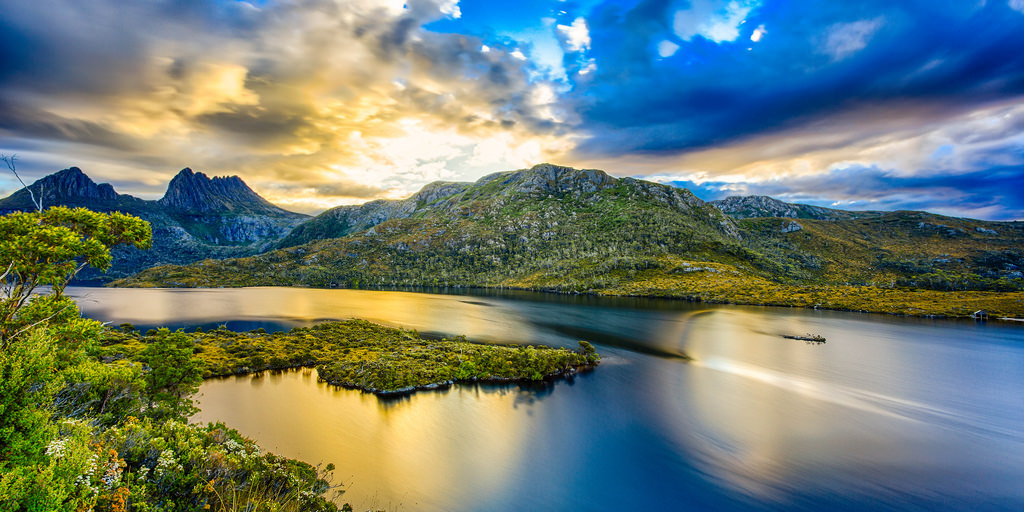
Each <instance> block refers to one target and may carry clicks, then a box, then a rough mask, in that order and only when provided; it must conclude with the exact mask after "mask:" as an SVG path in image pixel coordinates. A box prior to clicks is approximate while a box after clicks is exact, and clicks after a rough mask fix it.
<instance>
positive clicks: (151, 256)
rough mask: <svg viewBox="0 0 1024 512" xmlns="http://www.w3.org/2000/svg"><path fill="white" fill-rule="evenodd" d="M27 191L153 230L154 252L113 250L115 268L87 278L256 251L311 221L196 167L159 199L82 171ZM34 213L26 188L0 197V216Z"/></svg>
mask: <svg viewBox="0 0 1024 512" xmlns="http://www.w3.org/2000/svg"><path fill="white" fill-rule="evenodd" d="M29 188H30V189H31V190H32V191H33V193H35V194H37V197H38V193H39V191H42V197H43V206H44V207H48V206H70V207H84V208H89V209H91V210H96V211H104V212H112V211H120V212H124V213H130V214H132V215H136V216H138V217H141V218H142V219H144V220H147V221H149V222H150V224H151V225H152V227H153V248H152V249H151V250H148V251H139V250H136V249H124V248H119V249H116V250H115V251H114V253H113V256H114V261H113V265H112V267H111V269H110V271H109V272H108V273H107V274H105V275H101V274H99V273H98V272H96V271H93V270H91V269H87V270H86V272H85V273H83V274H80V277H81V278H83V279H85V280H92V279H105V278H117V277H123V276H126V275H129V274H133V273H136V272H138V271H140V270H142V269H144V268H148V267H151V266H153V265H161V264H169V263H176V264H184V263H191V262H193V261H198V260H202V259H207V258H225V257H239V256H246V255H250V254H255V253H257V252H258V251H260V250H263V249H266V248H267V246H268V245H269V244H271V243H273V242H274V241H276V240H277V239H279V238H280V237H282V236H284V235H285V234H286V233H288V231H290V230H291V228H292V227H294V226H295V225H297V224H299V223H301V222H302V221H303V220H305V219H307V218H308V217H307V216H305V215H302V214H298V213H293V212H289V211H287V210H283V209H281V208H278V207H277V206H274V205H273V204H271V203H269V202H268V201H266V200H265V199H263V198H262V197H260V196H259V195H258V194H256V192H254V191H253V190H252V189H250V188H249V186H248V185H246V184H245V182H243V181H242V180H241V178H238V177H237V176H232V177H230V178H213V179H212V180H211V179H210V178H208V177H207V176H206V175H205V174H203V173H194V172H193V171H192V170H191V169H183V170H182V171H181V172H180V173H178V175H177V176H176V177H175V178H174V180H172V182H171V184H170V185H168V194H166V195H165V196H164V198H163V199H161V200H159V201H147V200H143V199H138V198H136V197H133V196H131V195H127V194H118V193H117V192H116V191H115V190H114V188H113V187H112V186H111V185H109V184H106V183H103V184H96V183H95V182H94V181H93V180H92V179H91V178H89V176H87V175H86V174H85V173H84V172H82V170H81V169H79V168H77V167H71V168H68V169H64V170H62V171H59V172H56V173H54V174H51V175H48V176H45V177H43V178H40V179H39V180H36V181H35V182H33V183H32V184H31V185H29ZM34 209H35V206H34V205H33V204H32V200H31V198H30V196H29V193H28V191H26V190H25V189H22V190H19V191H17V192H15V193H14V194H11V195H10V196H9V197H7V198H4V199H0V213H5V212H11V211H31V210H34Z"/></svg>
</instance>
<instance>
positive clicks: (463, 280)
mask: <svg viewBox="0 0 1024 512" xmlns="http://www.w3.org/2000/svg"><path fill="white" fill-rule="evenodd" d="M733 202H739V201H733ZM761 202H764V201H761ZM780 203H781V202H780ZM765 204H768V205H772V206H771V207H772V208H773V210H772V211H771V212H770V213H773V214H779V213H789V210H785V211H783V210H779V209H777V208H778V207H779V205H773V203H771V202H765ZM782 204H783V205H785V203H782ZM797 206H799V205H797ZM809 208H816V207H809ZM823 210H826V211H825V212H820V211H819V212H817V215H818V216H819V217H825V219H828V220H825V219H822V218H809V217H807V216H806V214H807V213H808V212H814V210H803V211H804V213H805V216H804V217H799V214H800V210H799V209H796V210H795V212H796V214H797V217H790V218H778V217H757V218H745V219H734V218H732V217H730V216H729V215H726V214H725V213H723V211H722V210H721V209H719V207H718V206H716V205H715V204H712V203H706V202H704V201H701V200H700V199H699V198H697V197H695V196H694V195H693V194H692V193H691V192H690V191H688V190H685V189H680V188H675V187H671V186H667V185H661V184H657V183H651V182H647V181H642V180H637V179H632V178H621V179H620V178H614V177H612V176H609V175H608V174H606V173H604V172H602V171H598V170H577V169H572V168H568V167H560V166H554V165H548V164H544V165H539V166H536V167H533V168H531V169H524V170H519V171H510V172H501V173H495V174H491V175H489V176H485V177H484V178H481V179H480V180H478V181H477V182H475V183H446V182H439V183H435V184H431V185H428V186H427V187H425V188H424V189H423V190H421V191H420V192H419V193H417V194H415V195H413V196H412V197H410V198H408V199H405V200H398V201H374V202H371V203H367V204H365V205H361V206H346V207H340V208H335V209H333V210H329V211H327V212H324V213H323V214H321V215H319V216H317V217H316V218H313V219H310V220H309V221H307V222H306V223H305V224H303V225H300V226H299V227H297V228H296V229H295V230H294V231H293V232H292V234H291V235H289V236H287V237H285V238H283V239H282V240H281V241H280V242H278V247H279V248H278V249H277V250H273V251H270V252H267V253H264V254H259V255H255V256H250V257H245V258H238V259H229V260H223V261H217V262H204V263H203V264H202V265H191V266H163V267H157V268H152V269H149V270H147V271H145V272H143V273H141V274H139V275H136V276H133V277H131V278H130V279H127V280H123V281H120V282H118V283H117V284H119V285H127V286H254V285H288V286H292V285H301V286H315V287H360V286H364V287H391V286H401V287H408V286H414V287H415V286H457V287H495V288H496V287H512V288H523V289H535V290H547V291H557V292H566V293H596V294H610V295H642V296H659V297H677V298H685V299H690V300H702V301H711V302H735V303H746V304H777V305H796V306H807V307H810V306H814V307H827V308H836V309H856V310H868V311H885V312H896V313H902V314H918V315H920V314H943V315H950V316H965V315H967V314H969V313H970V312H972V311H973V310H974V309H988V310H990V311H992V312H999V313H1001V314H1018V315H1024V292H1022V290H1024V279H1022V277H1024V276H1022V274H1021V270H1022V269H1024V223H1021V222H986V221H980V220H973V219H958V218H951V217H943V216H939V215H934V214H929V213H925V212H871V213H870V214H865V215H864V216H860V213H861V212H856V214H855V215H849V216H847V215H842V214H835V213H831V212H832V211H828V210H827V209H823ZM836 212H838V210H836ZM972 308H973V309H972Z"/></svg>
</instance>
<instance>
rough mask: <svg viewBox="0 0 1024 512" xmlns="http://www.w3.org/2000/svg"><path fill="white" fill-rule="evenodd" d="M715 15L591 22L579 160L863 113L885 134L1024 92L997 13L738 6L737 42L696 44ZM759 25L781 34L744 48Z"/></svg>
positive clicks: (1022, 72)
mask: <svg viewBox="0 0 1024 512" xmlns="http://www.w3.org/2000/svg"><path fill="white" fill-rule="evenodd" d="M710 5H711V3H710V2H693V3H691V4H689V6H690V7H689V8H687V9H683V10H678V9H674V8H673V7H672V5H671V4H670V3H667V2H655V1H653V0H652V1H641V2H638V3H637V4H636V5H635V6H633V7H631V8H623V7H621V6H619V5H611V4H609V5H606V6H602V7H599V8H596V9H595V11H594V12H593V13H592V14H591V15H590V16H589V17H588V18H587V19H588V23H589V28H590V36H591V40H592V45H591V50H590V52H589V56H590V58H592V59H594V62H595V64H596V72H595V73H594V74H593V75H592V76H590V77H588V79H587V80H586V81H579V82H577V83H576V84H575V87H574V88H573V89H572V91H571V93H570V95H569V98H567V99H568V100H570V101H574V102H575V103H576V104H577V105H578V108H577V109H578V111H579V113H580V116H581V119H582V121H583V124H582V125H581V126H580V130H581V131H582V132H584V133H586V134H587V135H589V137H588V138H587V139H586V140H585V141H584V142H583V143H582V145H581V147H580V148H579V152H578V155H579V156H581V157H595V156H598V155H605V156H608V155H613V154H617V153H619V154H621V153H632V154H638V153H640V154H676V155H678V154H682V153H686V152H692V151H695V150H700V149H703V148H711V147H718V146H721V145H723V144H730V143H733V142H736V141H740V140H743V139H746V138H751V137H757V136H760V135H764V134H768V133H775V132H779V131H782V130H791V129H795V128H799V127H801V126H813V125H814V124H816V123H820V122H827V121H828V120H829V119H831V118H833V117H836V116H840V115H845V114H848V113H855V112H857V111H859V110H863V109H873V110H875V111H876V112H878V113H879V114H881V116H882V118H881V119H880V121H881V123H882V124H884V123H886V122H888V121H889V118H892V117H896V116H898V115H900V113H901V112H905V111H913V110H917V111H923V110H930V111H932V112H935V111H938V110H940V109H945V110H946V111H947V112H946V115H949V116H954V115H959V114H963V113H966V112H970V111H972V110H974V109H978V108H985V107H986V106H988V105H991V104H992V103H993V102H1001V101H1007V100H1010V99H1012V98H1019V97H1020V96H1021V95H1024V54H1022V53H1021V52H1017V51H1016V48H1020V47H1024V30H1022V26H1024V25H1022V22H1020V21H1014V20H1019V18H1017V15H1016V14H1014V15H1013V17H1012V19H1008V18H1007V13H1008V8H1007V7H1006V5H1005V4H1000V3H998V2H988V3H986V4H984V5H981V6H979V5H980V4H977V3H971V2H965V3H953V4H947V3H925V4H920V3H909V4H907V3H893V2H882V1H870V2H858V3H856V5H854V4H842V3H840V4H830V5H829V7H827V8H826V7H817V4H814V5H808V4H806V3H802V2H788V3H787V2H764V3H761V4H759V5H755V4H753V3H751V4H736V8H735V9H733V10H732V11H729V12H735V13H742V14H743V16H744V20H745V23H742V24H737V25H731V26H734V27H735V28H736V30H737V32H736V37H735V38H734V39H735V40H734V41H733V40H732V39H733V34H732V33H730V34H729V37H715V38H710V37H703V36H701V37H698V36H700V35H701V34H700V27H702V26H704V25H702V24H701V23H702V21H700V20H704V22H706V21H707V20H713V19H719V18H721V15H716V14H714V13H715V12H716V11H714V10H713V9H711V7H709V6H710ZM716 5H718V6H722V5H731V4H722V3H719V4H716ZM741 7H742V8H741ZM679 12H683V13H685V16H684V19H687V20H690V22H687V23H677V17H678V16H680V15H678V14H677V13H679ZM723 12H724V11H723ZM865 14H868V15H867V16H865ZM716 16H717V17H716ZM691 18H692V19H691ZM728 19H730V20H731V19H734V18H728ZM735 19H739V18H738V15H737V17H736V18H735ZM683 26H685V27H688V28H687V29H686V30H680V27H683ZM761 26H764V27H769V28H770V27H780V28H779V29H778V30H773V32H772V37H770V38H768V37H765V38H760V39H759V41H757V44H756V45H751V42H752V41H750V38H751V37H754V34H755V33H758V34H760V33H761V32H759V30H760V27H761ZM782 27H784V28H782ZM953 34H956V36H955V37H954V36H953ZM664 41H667V42H670V43H671V45H676V46H678V47H679V48H677V49H674V51H671V50H672V49H673V46H670V45H669V44H667V43H663V42H664ZM716 41H717V42H716ZM885 110H889V111H891V112H892V113H891V114H885ZM933 120H934V119H921V121H926V122H928V121H933ZM861 123H862V124H863V125H870V124H872V123H874V121H873V120H871V119H862V120H861ZM856 128H858V129H859V128H860V127H856Z"/></svg>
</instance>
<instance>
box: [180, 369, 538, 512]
mask: <svg viewBox="0 0 1024 512" xmlns="http://www.w3.org/2000/svg"><path fill="white" fill-rule="evenodd" d="M239 386H244V387H248V388H249V390H247V391H246V390H241V389H239ZM550 391H551V388H550V386H541V387H536V388H530V387H525V388H521V387H516V386H493V385H477V386H459V387H456V388H452V389H448V390H435V391H430V392H426V393H419V394H417V395H415V396H414V397H402V398H396V399H383V400H382V399H378V398H377V397H375V396H373V395H369V394H364V393H360V392H358V391H354V390H345V389H341V388H337V387H334V386H329V385H327V384H324V383H320V382H317V381H316V375H315V372H314V371H311V370H303V371H293V372H275V373H269V372H268V373H267V374H265V375H263V376H261V377H248V376H243V377H233V378H228V379H220V380H212V381H207V382H206V383H204V384H203V388H202V395H201V396H200V397H199V399H200V404H201V405H202V410H203V412H201V413H199V414H198V415H197V416H196V417H195V418H194V421H200V422H203V421H215V420H218V419H228V422H229V424H231V425H236V426H240V428H241V429H242V431H243V432H244V433H246V434H247V435H250V436H253V437H255V438H257V439H260V440H261V441H262V442H263V444H264V445H265V448H268V449H270V450H272V451H275V452H278V453H284V454H288V455H291V456H297V457H300V458H302V459H304V460H307V461H310V462H313V463H316V462H318V461H323V462H335V463H336V464H337V465H338V467H339V471H338V475H337V476H339V477H340V478H341V480H342V482H343V483H344V488H345V489H346V494H345V495H344V496H343V501H351V502H353V503H359V504H360V506H361V507H385V508H388V509H389V510H394V509H405V510H421V509H431V510H452V509H457V508H461V507H462V506H463V505H464V503H465V502H466V500H467V499H468V498H467V495H470V496H473V495H484V496H487V495H491V494H494V493H499V492H500V487H501V485H502V482H503V481H504V480H505V479H506V478H507V476H508V473H509V472H510V471H511V468H515V467H518V466H519V465H520V456H521V454H522V453H523V450H522V443H523V435H524V433H526V432H529V431H531V430H532V426H531V423H532V422H533V418H532V416H533V408H534V406H535V405H536V404H537V403H538V402H539V401H540V400H542V399H543V398H544V397H545V396H549V395H550ZM225 416H227V418H225ZM267 440H270V443H269V444H267ZM451 482H462V484H460V485H459V486H452V485H451ZM460 489H466V491H465V492H463V491H461V490H460Z"/></svg>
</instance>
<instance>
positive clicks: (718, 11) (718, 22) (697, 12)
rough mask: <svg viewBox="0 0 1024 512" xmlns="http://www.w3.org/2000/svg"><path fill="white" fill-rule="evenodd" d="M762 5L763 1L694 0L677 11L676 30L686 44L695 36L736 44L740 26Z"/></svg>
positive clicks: (673, 26)
mask: <svg viewBox="0 0 1024 512" xmlns="http://www.w3.org/2000/svg"><path fill="white" fill-rule="evenodd" d="M760 4H761V1H760V0H727V1H721V0H692V1H691V2H690V3H689V5H688V6H686V7H685V8H681V9H679V10H677V11H676V12H675V14H674V16H673V18H672V29H673V31H674V32H675V33H676V35H677V36H679V37H680V38H681V39H682V40H684V41H689V40H691V39H693V37H694V36H701V37H704V38H705V39H708V40H709V41H714V42H716V43H722V42H727V41H735V40H736V39H737V38H738V37H739V36H740V25H741V24H743V22H744V21H746V19H747V15H748V14H750V11H751V10H753V9H754V8H755V7H757V6H758V5H760Z"/></svg>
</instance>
